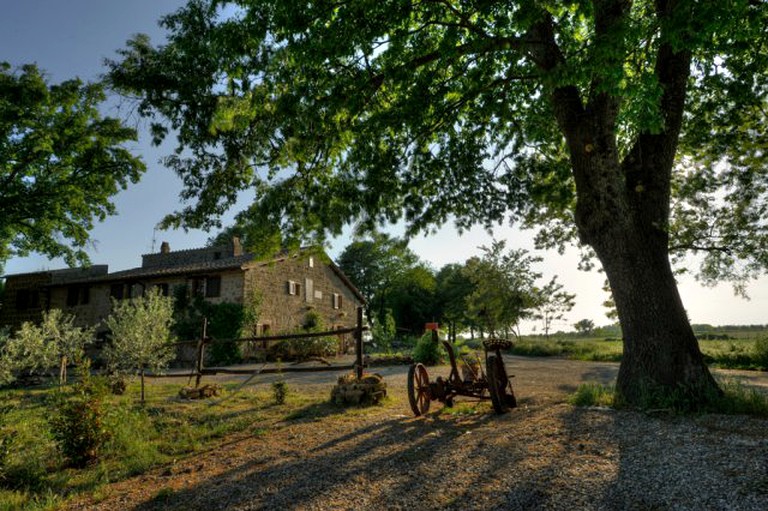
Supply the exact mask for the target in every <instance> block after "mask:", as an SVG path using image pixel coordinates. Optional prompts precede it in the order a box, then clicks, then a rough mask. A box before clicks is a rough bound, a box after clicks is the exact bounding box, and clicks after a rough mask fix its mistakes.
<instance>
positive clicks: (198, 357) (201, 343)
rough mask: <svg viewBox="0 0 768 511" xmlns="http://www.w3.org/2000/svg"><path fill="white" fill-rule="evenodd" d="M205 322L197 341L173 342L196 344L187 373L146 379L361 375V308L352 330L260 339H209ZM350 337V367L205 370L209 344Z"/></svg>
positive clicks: (358, 309)
mask: <svg viewBox="0 0 768 511" xmlns="http://www.w3.org/2000/svg"><path fill="white" fill-rule="evenodd" d="M206 329H207V320H204V321H203V328H202V332H201V335H200V339H198V340H197V341H181V342H177V343H174V345H175V346H188V345H190V344H192V343H195V344H196V350H195V366H194V368H192V370H191V372H189V373H176V374H152V375H150V374H148V375H147V376H149V377H152V378H179V377H184V378H187V377H189V378H191V377H193V376H194V377H195V387H199V386H200V379H201V378H202V377H203V375H215V374H242V375H246V374H247V375H252V374H254V373H259V374H270V373H299V372H317V371H343V370H346V369H349V370H354V371H355V375H356V376H357V378H358V379H359V378H361V377H362V375H363V367H364V359H363V332H364V331H365V330H367V327H365V326H363V309H362V307H358V308H357V323H356V325H355V326H354V327H351V328H342V329H339V330H330V331H328V332H308V333H301V334H299V333H297V334H286V335H271V336H262V337H245V338H242V339H211V338H209V337H208V335H207V332H206ZM346 334H353V337H354V339H355V363H354V364H351V365H328V366H320V367H290V366H289V367H279V368H277V367H269V368H261V369H256V370H254V369H230V368H226V367H205V365H204V360H205V348H206V346H208V345H210V344H212V343H260V344H263V345H264V346H265V347H266V345H267V343H268V342H270V341H284V340H297V339H298V340H301V339H314V338H317V337H331V336H338V335H346Z"/></svg>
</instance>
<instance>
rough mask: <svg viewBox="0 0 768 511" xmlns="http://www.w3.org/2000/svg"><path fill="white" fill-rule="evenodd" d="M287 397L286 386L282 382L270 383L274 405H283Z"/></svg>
mask: <svg viewBox="0 0 768 511" xmlns="http://www.w3.org/2000/svg"><path fill="white" fill-rule="evenodd" d="M287 396H288V384H287V383H285V381H284V380H278V381H275V382H272V400H273V401H274V402H275V404H276V405H282V404H285V398H286V397H287Z"/></svg>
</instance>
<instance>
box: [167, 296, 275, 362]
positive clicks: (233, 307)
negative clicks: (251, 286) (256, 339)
mask: <svg viewBox="0 0 768 511" xmlns="http://www.w3.org/2000/svg"><path fill="white" fill-rule="evenodd" d="M173 295H174V313H173V317H174V323H173V331H174V333H175V334H176V336H177V337H178V338H180V339H184V340H194V339H199V338H200V335H201V333H202V328H203V320H204V318H207V319H208V326H207V329H206V334H207V335H208V337H210V338H211V339H212V340H213V342H212V343H211V344H210V345H209V346H210V347H209V349H208V350H207V354H208V356H209V357H210V363H212V364H213V365H229V364H234V363H238V362H241V361H242V360H243V353H242V350H241V344H240V343H236V342H228V341H230V340H232V339H240V338H242V337H250V336H253V335H255V330H256V328H255V327H256V325H257V324H258V322H259V316H260V314H261V303H262V301H263V297H262V296H261V294H260V293H259V292H251V293H250V294H249V296H248V297H246V299H245V302H244V303H243V304H236V303H229V302H222V303H210V302H207V301H206V300H204V299H203V298H202V297H200V296H194V297H191V296H190V293H189V288H188V287H187V286H177V287H175V288H174V290H173ZM217 341H219V342H217Z"/></svg>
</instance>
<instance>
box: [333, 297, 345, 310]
mask: <svg viewBox="0 0 768 511" xmlns="http://www.w3.org/2000/svg"><path fill="white" fill-rule="evenodd" d="M343 303H344V299H343V297H342V296H341V295H340V294H338V293H333V308H334V309H341V308H342V306H343Z"/></svg>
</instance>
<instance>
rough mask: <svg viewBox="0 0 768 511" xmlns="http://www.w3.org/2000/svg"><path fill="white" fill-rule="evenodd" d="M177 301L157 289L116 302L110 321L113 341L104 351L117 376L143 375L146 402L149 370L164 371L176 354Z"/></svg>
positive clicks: (142, 395)
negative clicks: (173, 333)
mask: <svg viewBox="0 0 768 511" xmlns="http://www.w3.org/2000/svg"><path fill="white" fill-rule="evenodd" d="M172 323H173V299H172V298H170V297H166V296H162V294H160V290H159V289H153V290H151V291H149V292H148V293H147V294H145V295H144V296H142V297H138V298H133V299H131V300H122V301H113V303H112V313H111V314H110V315H109V317H108V318H107V320H106V325H107V327H108V328H109V330H110V334H109V337H110V342H109V344H108V345H107V347H106V348H105V350H104V355H105V358H106V360H107V367H108V370H109V372H110V373H113V374H131V373H133V374H137V373H138V374H140V375H141V378H142V394H141V399H142V401H143V400H144V373H145V371H152V372H161V371H162V370H164V369H165V367H166V366H167V365H168V363H169V362H170V361H171V360H172V359H173V358H174V356H175V355H176V353H175V351H174V349H173V346H172V345H171V341H172V338H171V325H172Z"/></svg>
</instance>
